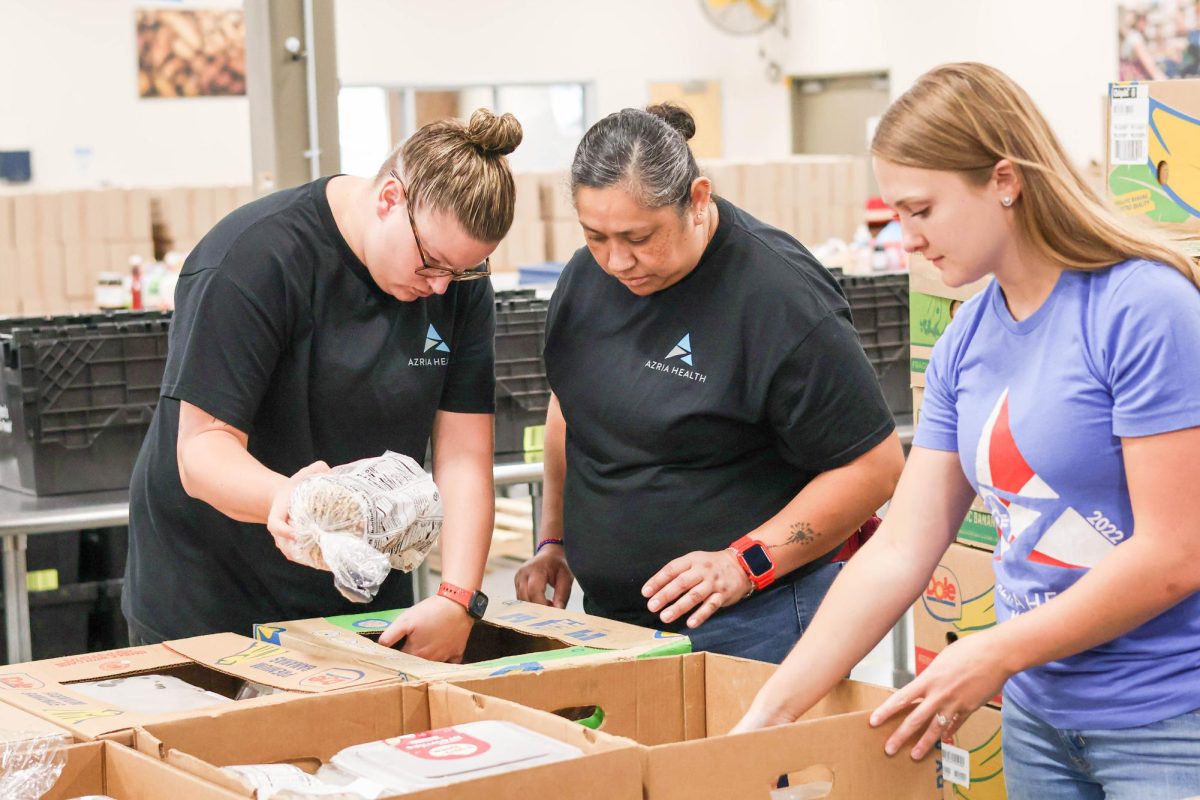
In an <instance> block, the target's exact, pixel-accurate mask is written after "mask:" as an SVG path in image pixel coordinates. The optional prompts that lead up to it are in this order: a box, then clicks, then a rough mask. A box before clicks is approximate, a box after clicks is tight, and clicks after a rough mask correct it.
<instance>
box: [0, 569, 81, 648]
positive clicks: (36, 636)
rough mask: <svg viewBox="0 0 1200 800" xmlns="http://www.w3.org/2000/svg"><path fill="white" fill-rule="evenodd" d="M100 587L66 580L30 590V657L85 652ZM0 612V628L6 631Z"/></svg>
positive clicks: (4, 619)
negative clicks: (42, 588)
mask: <svg viewBox="0 0 1200 800" xmlns="http://www.w3.org/2000/svg"><path fill="white" fill-rule="evenodd" d="M99 597H100V587H99V585H98V584H95V583H68V584H64V585H62V586H60V587H59V588H57V589H52V590H49V591H44V592H30V593H29V629H30V644H31V645H32V650H33V660H34V661H40V660H41V659H43V658H61V657H62V656H71V655H77V654H79V653H86V652H88V647H89V644H90V638H89V637H90V630H91V625H92V619H93V616H94V614H95V613H96V603H97V600H98V599H99ZM6 622H7V620H6V617H5V616H4V615H3V614H0V630H3V631H4V632H5V633H6V634H7V624H6Z"/></svg>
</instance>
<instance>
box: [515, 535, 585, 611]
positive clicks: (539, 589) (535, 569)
mask: <svg viewBox="0 0 1200 800" xmlns="http://www.w3.org/2000/svg"><path fill="white" fill-rule="evenodd" d="M574 580H575V576H574V575H572V574H571V568H570V567H568V566H567V557H566V554H565V552H564V550H563V546H562V545H561V544H548V545H546V546H545V547H543V548H542V549H541V552H539V553H538V554H537V555H536V556H534V557H533V558H531V559H529V560H528V561H526V562H525V563H524V564H523V565H522V566H521V568H520V569H519V570H517V576H516V578H514V579H513V584H514V585H515V586H516V589H517V599H518V600H525V601H526V602H529V603H537V604H539V605H543V606H554V607H555V608H566V607H567V601H568V600H569V599H571V584H572V582H573V581H574ZM547 586H553V587H554V595H553V597H552V598H551V599H549V600H548V599H546V587H547Z"/></svg>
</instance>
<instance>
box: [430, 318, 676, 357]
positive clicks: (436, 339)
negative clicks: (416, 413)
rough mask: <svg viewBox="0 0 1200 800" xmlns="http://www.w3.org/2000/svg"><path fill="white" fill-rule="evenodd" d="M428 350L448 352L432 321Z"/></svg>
mask: <svg viewBox="0 0 1200 800" xmlns="http://www.w3.org/2000/svg"><path fill="white" fill-rule="evenodd" d="M430 350H441V351H443V352H445V353H449V352H450V347H449V346H448V345H447V344H446V340H445V339H443V338H442V335H441V334H440V333H438V332H437V328H435V327H433V323H430V324H429V331H428V332H427V333H426V334H425V352H426V353H428V352H429V351H430ZM689 363H690V362H689Z"/></svg>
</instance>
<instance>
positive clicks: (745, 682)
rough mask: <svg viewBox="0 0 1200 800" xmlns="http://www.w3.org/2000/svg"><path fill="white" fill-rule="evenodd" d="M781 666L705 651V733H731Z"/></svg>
mask: <svg viewBox="0 0 1200 800" xmlns="http://www.w3.org/2000/svg"><path fill="white" fill-rule="evenodd" d="M776 669H778V668H777V667H776V666H775V665H774V664H766V663H763V662H761V661H752V660H750V659H746V658H733V657H731V656H723V655H719V654H716V653H705V654H704V673H705V674H704V697H705V702H704V708H705V717H704V733H703V734H702V735H704V736H716V735H718V734H723V733H728V732H729V730H730V729H731V728H732V727H733V726H734V725H736V724H738V722H739V721H740V720H741V718H742V716H743V715H745V713H746V712H747V711H749V710H750V703H752V702H753V701H754V696H755V695H756V694H758V690H759V689H761V688H762V686H763V684H764V683H766V682H767V679H768V678H770V677H771V675H773V674H774V673H775V670H776Z"/></svg>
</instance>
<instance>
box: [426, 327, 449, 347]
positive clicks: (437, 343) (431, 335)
mask: <svg viewBox="0 0 1200 800" xmlns="http://www.w3.org/2000/svg"><path fill="white" fill-rule="evenodd" d="M430 350H441V351H442V352H443V353H449V352H450V348H449V347H447V346H446V342H445V340H444V339H442V335H441V334H440V333H438V332H437V329H436V328H434V327H433V323H430V324H429V330H428V331H427V332H426V334H425V352H426V353H428V352H429V351H430Z"/></svg>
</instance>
